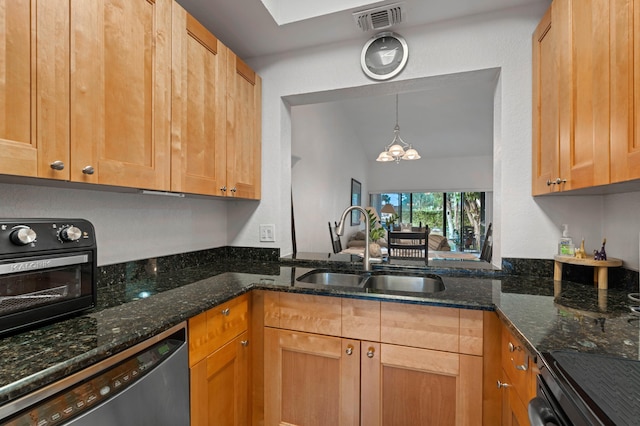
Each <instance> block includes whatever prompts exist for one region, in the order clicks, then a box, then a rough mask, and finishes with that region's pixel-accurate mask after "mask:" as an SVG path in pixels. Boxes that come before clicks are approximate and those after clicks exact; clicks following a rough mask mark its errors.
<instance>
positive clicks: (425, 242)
mask: <svg viewBox="0 0 640 426" xmlns="http://www.w3.org/2000/svg"><path fill="white" fill-rule="evenodd" d="M387 250H388V256H389V258H396V259H416V258H420V259H424V261H425V264H426V263H427V259H428V251H429V227H425V228H424V229H423V230H422V231H387Z"/></svg>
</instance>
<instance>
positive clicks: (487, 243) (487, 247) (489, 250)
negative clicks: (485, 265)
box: [480, 223, 493, 262]
mask: <svg viewBox="0 0 640 426" xmlns="http://www.w3.org/2000/svg"><path fill="white" fill-rule="evenodd" d="M492 225H493V223H490V224H489V226H488V227H487V234H486V235H485V237H484V242H483V243H482V250H481V251H480V260H484V261H486V262H491V257H492V255H493V230H492V228H491V227H492Z"/></svg>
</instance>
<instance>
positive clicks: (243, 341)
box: [240, 340, 249, 348]
mask: <svg viewBox="0 0 640 426" xmlns="http://www.w3.org/2000/svg"><path fill="white" fill-rule="evenodd" d="M240 344H241V345H242V346H244V347H245V348H246V347H247V346H249V341H248V340H242V341H241V342H240Z"/></svg>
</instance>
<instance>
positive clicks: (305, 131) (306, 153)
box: [291, 103, 369, 253]
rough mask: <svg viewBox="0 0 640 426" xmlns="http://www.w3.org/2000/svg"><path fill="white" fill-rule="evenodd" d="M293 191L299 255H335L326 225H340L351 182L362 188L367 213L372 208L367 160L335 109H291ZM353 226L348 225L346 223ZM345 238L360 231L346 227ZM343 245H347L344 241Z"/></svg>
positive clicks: (351, 129)
mask: <svg viewBox="0 0 640 426" xmlns="http://www.w3.org/2000/svg"><path fill="white" fill-rule="evenodd" d="M291 117H292V121H293V123H295V125H294V126H293V127H292V138H293V139H295V140H296V141H297V143H296V144H295V145H294V147H295V148H294V149H292V151H291V156H292V163H293V168H292V173H291V174H292V189H293V200H294V201H293V205H294V215H295V222H296V241H297V247H298V251H300V252H302V251H307V252H320V253H322V252H325V253H327V252H331V251H332V247H331V240H330V238H329V229H328V225H327V222H331V223H332V224H333V223H334V222H335V221H338V220H340V216H341V214H342V212H343V211H344V209H345V208H347V207H348V206H349V205H350V198H351V178H354V179H356V180H357V181H359V182H360V183H361V184H362V203H361V205H362V206H363V207H366V206H367V205H368V197H367V194H368V189H367V184H366V182H367V166H368V165H369V162H368V160H367V159H366V158H365V157H364V156H363V155H362V151H361V150H359V149H358V146H357V145H356V144H354V143H350V141H353V140H354V138H356V135H355V133H354V131H353V127H352V126H351V125H350V123H348V122H346V121H345V120H344V115H342V114H341V111H340V110H339V109H336V108H335V107H334V106H333V105H331V104H327V103H324V104H317V105H305V106H298V107H294V108H292V113H291ZM347 220H349V219H347ZM347 225H349V226H347V227H346V228H345V233H344V235H345V236H347V235H350V234H351V233H352V232H354V230H357V229H359V228H360V227H359V226H354V227H351V225H350V221H349V222H347ZM343 241H346V239H345V238H343Z"/></svg>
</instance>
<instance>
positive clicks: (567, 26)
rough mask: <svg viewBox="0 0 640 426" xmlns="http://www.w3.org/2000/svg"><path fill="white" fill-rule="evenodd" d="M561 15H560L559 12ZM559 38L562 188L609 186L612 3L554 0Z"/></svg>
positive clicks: (601, 0)
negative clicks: (610, 4)
mask: <svg viewBox="0 0 640 426" xmlns="http://www.w3.org/2000/svg"><path fill="white" fill-rule="evenodd" d="M556 12H557V13H556ZM553 13H554V16H553V21H554V33H555V32H556V30H557V31H558V32H557V35H558V48H559V49H560V56H559V61H560V62H559V64H560V67H559V69H560V73H559V78H560V81H559V83H560V84H559V90H560V98H559V99H560V108H559V118H560V121H559V126H560V127H559V132H560V159H561V162H560V177H561V178H562V179H566V180H567V182H566V184H563V186H561V189H578V188H586V187H591V186H597V185H604V184H607V183H609V182H610V176H609V159H610V155H609V152H610V144H609V122H610V118H609V112H610V111H609V100H610V96H609V81H610V70H609V28H610V23H609V16H610V15H609V2H608V1H605V0H559V1H557V2H555V1H554V8H553Z"/></svg>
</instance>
